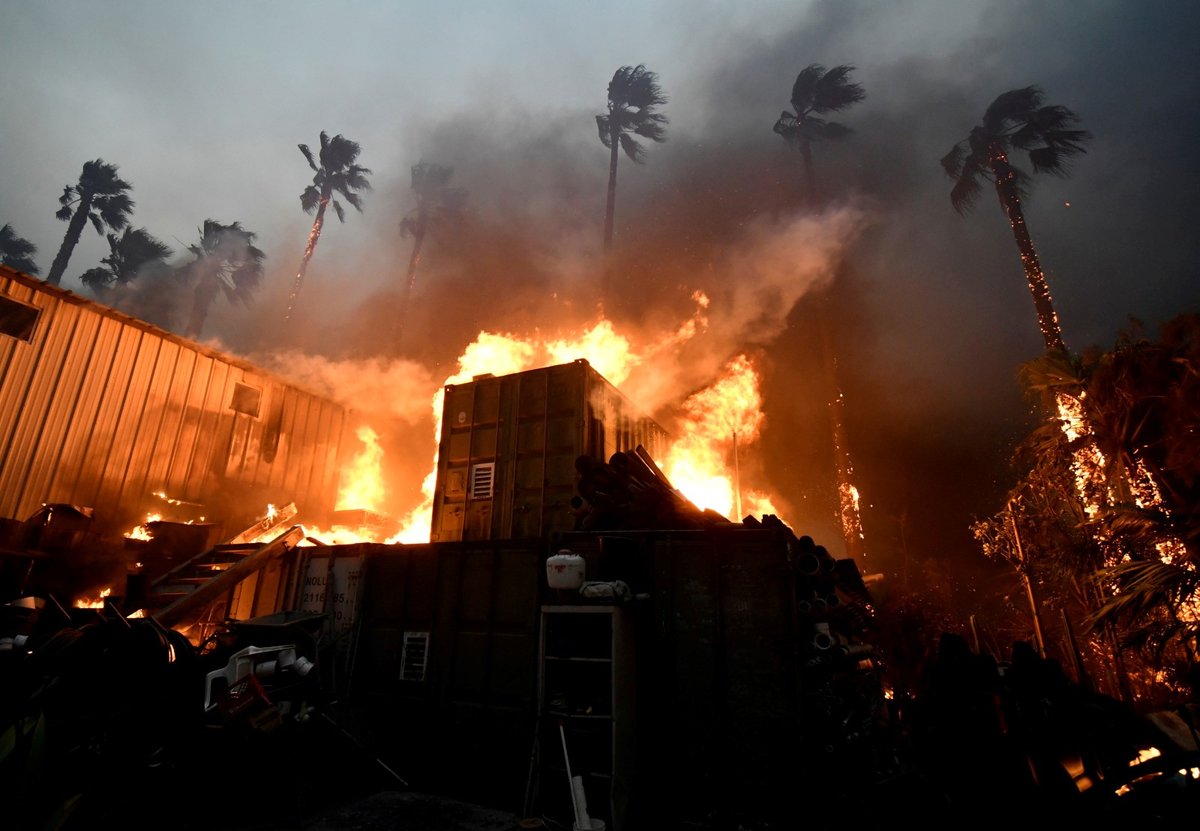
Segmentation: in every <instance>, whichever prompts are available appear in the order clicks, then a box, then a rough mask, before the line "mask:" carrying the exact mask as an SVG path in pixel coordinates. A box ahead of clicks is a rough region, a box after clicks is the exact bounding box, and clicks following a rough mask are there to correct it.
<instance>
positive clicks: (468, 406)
mask: <svg viewBox="0 0 1200 831" xmlns="http://www.w3.org/2000/svg"><path fill="white" fill-rule="evenodd" d="M444 395H445V397H444V403H443V410H442V432H441V438H440V442H439V445H438V462H437V481H436V485H435V489H434V496H433V521H432V527H431V529H430V540H431V541H434V542H448V541H454V540H482V539H530V538H535V537H546V536H549V535H551V534H553V533H555V532H560V531H571V530H573V528H574V516H573V515H572V513H571V504H570V503H571V497H572V496H574V495H575V494H576V481H575V460H576V459H577V458H578V457H579V456H580V455H588V456H593V457H595V458H598V459H602V460H605V461H607V460H608V458H609V457H610V456H611V455H612V454H613V453H616V452H617V451H619V450H621V451H624V450H633V449H634V448H635V447H637V446H638V445H639V444H640V445H643V446H645V448H646V449H647V450H648V451H649V452H650V454H651V455H652V456H656V455H657V454H658V453H660V452H661V451H662V449H663V448H664V447H665V444H666V437H667V434H666V431H664V430H663V429H662V427H660V426H659V425H658V424H656V423H655V422H654V421H653V420H652V419H650V418H649V417H647V416H645V415H644V414H642V413H641V412H639V411H638V410H637V409H636V408H635V407H634V406H633V404H632V403H631V402H630V401H629V400H628V399H627V398H626V397H625V396H624V395H623V394H622V393H621V392H620V391H619V390H618V389H617V388H616V387H614V386H613V385H612V384H610V383H609V382H608V381H607V380H605V379H604V378H603V377H602V376H601V375H600V374H599V373H598V372H596V370H595V369H593V368H592V366H591V365H590V364H589V363H588V362H587V361H586V360H582V359H581V360H576V361H573V362H571V363H567V364H560V365H558V366H552V367H546V368H543V369H533V370H529V371H527V372H519V373H515V374H513V375H505V376H503V377H501V378H496V377H493V376H483V377H478V378H476V379H475V380H473V381H471V382H469V383H466V384H453V385H449V386H447V387H446V390H445V394H444Z"/></svg>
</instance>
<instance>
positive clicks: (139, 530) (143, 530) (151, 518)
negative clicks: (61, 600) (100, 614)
mask: <svg viewBox="0 0 1200 831" xmlns="http://www.w3.org/2000/svg"><path fill="white" fill-rule="evenodd" d="M151 522H162V514H146V521H145V522H144V523H142V524H141V525H135V526H133V528H132V529H130V530H128V531H126V532H125V538H126V539H130V540H152V539H154V537H153V536H152V535H151V534H150V529H149V528H148V527H147V526H149V525H150V523H151ZM101 605H104V604H103V603H102V604H101ZM96 608H99V607H96Z"/></svg>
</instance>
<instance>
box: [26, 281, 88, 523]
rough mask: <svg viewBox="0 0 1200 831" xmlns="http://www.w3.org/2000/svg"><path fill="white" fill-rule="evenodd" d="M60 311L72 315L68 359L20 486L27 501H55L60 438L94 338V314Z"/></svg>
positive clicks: (75, 400) (61, 320) (79, 390)
mask: <svg viewBox="0 0 1200 831" xmlns="http://www.w3.org/2000/svg"><path fill="white" fill-rule="evenodd" d="M60 308H61V309H62V311H63V312H67V311H68V310H70V311H71V312H72V314H70V315H69V317H70V318H71V320H70V331H71V342H70V345H69V347H68V352H67V354H68V356H69V357H68V359H67V360H65V361H64V362H63V368H62V372H61V373H60V375H59V377H58V381H57V382H56V384H55V387H54V397H53V399H52V400H51V406H50V411H49V412H48V413H47V415H46V419H45V421H44V422H43V425H42V430H41V433H40V434H39V436H38V446H37V449H36V450H35V451H34V467H33V469H32V470H30V475H29V477H28V478H27V479H26V481H25V486H24V490H25V493H26V495H27V498H32V499H38V498H39V497H40V498H41V500H42V501H44V502H55V501H57V500H56V499H54V498H53V494H52V493H51V486H52V484H53V482H54V478H55V475H56V472H57V470H58V468H59V465H60V463H61V461H62V452H63V444H64V437H65V436H66V433H67V430H68V429H69V428H70V426H71V424H72V422H73V421H74V420H75V409H76V406H77V404H78V402H79V397H80V395H81V394H82V388H83V381H84V378H85V377H86V370H87V364H88V359H89V358H90V357H91V347H92V342H93V341H94V339H95V328H96V326H97V325H98V324H99V320H98V319H97V317H96V316H95V315H92V314H87V313H86V312H82V311H80V310H79V309H73V308H72V307H70V306H66V305H62V306H61V307H60ZM66 322H67V315H59V324H60V325H65V324H66Z"/></svg>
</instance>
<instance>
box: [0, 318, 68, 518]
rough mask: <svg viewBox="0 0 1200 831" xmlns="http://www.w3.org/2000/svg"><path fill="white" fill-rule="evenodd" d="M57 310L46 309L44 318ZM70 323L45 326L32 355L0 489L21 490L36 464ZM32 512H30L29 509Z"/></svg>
mask: <svg viewBox="0 0 1200 831" xmlns="http://www.w3.org/2000/svg"><path fill="white" fill-rule="evenodd" d="M55 311H57V310H56V309H45V310H44V311H43V312H42V316H43V319H45V318H46V317H47V316H48V315H51V314H53V312H55ZM69 317H70V319H69V320H67V321H66V323H67V325H65V326H64V325H56V326H47V327H44V328H43V329H42V332H41V333H40V334H41V337H40V338H39V343H38V344H37V348H36V352H35V353H34V355H33V356H32V358H33V362H32V366H31V367H30V378H29V383H28V385H26V387H25V391H24V395H23V396H22V398H21V403H20V405H19V406H20V409H19V416H20V417H19V418H18V419H17V420H16V423H15V424H13V426H12V428H11V429H10V432H9V433H8V449H7V452H6V454H5V463H4V475H3V476H2V477H0V491H3V492H6V493H7V492H9V491H19V490H23V489H25V487H26V483H27V481H28V479H29V474H30V471H31V469H32V468H33V467H34V462H35V453H36V450H37V447H38V439H39V437H40V436H41V435H42V430H43V428H44V426H45V424H46V418H47V416H48V415H49V411H50V406H51V403H52V396H53V394H54V390H55V387H56V386H57V384H58V380H59V376H60V375H61V369H62V365H63V358H64V356H65V355H66V354H67V347H68V345H69V344H70V339H71V329H72V327H71V326H70V324H71V323H72V322H73V320H74V315H70V316H69ZM30 512H31V511H30Z"/></svg>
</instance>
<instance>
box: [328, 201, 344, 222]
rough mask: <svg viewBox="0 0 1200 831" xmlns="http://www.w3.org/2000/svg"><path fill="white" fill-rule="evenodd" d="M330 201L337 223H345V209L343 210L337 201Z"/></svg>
mask: <svg viewBox="0 0 1200 831" xmlns="http://www.w3.org/2000/svg"><path fill="white" fill-rule="evenodd" d="M331 201H332V202H333V212H334V213H335V214H337V218H338V222H345V221H346V209H345V208H343V207H342V203H341V202H339V201H337V200H336V199H333V200H331Z"/></svg>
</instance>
